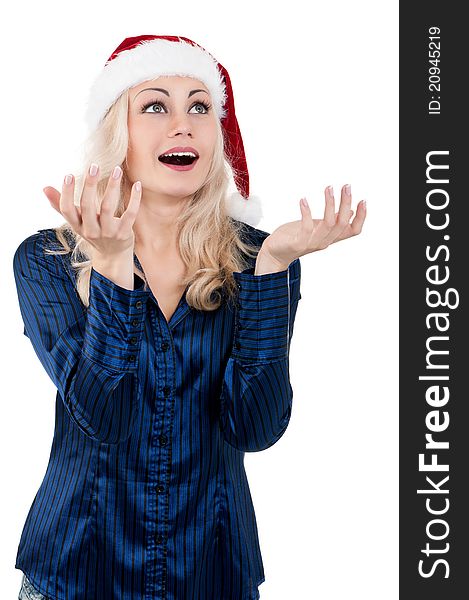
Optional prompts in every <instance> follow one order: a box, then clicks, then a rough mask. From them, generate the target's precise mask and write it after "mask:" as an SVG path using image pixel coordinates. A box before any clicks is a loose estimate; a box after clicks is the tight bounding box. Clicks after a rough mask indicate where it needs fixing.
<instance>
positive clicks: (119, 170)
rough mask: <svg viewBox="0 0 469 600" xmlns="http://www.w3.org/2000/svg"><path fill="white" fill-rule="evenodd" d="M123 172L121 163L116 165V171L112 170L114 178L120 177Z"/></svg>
mask: <svg viewBox="0 0 469 600" xmlns="http://www.w3.org/2000/svg"><path fill="white" fill-rule="evenodd" d="M121 173H122V169H121V168H120V167H119V165H117V166H115V167H114V171H113V172H112V178H113V179H119V177H120V176H121Z"/></svg>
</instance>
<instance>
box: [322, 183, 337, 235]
mask: <svg viewBox="0 0 469 600" xmlns="http://www.w3.org/2000/svg"><path fill="white" fill-rule="evenodd" d="M324 194H325V196H326V206H325V208H324V222H325V223H326V225H327V226H328V227H334V225H335V200H334V188H333V187H332V185H328V186H327V188H326V189H325V191H324Z"/></svg>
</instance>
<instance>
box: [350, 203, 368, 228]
mask: <svg viewBox="0 0 469 600" xmlns="http://www.w3.org/2000/svg"><path fill="white" fill-rule="evenodd" d="M365 218H366V201H365V200H361V201H360V202H359V203H358V207H357V214H356V215H355V218H354V219H353V221H352V223H351V224H350V228H351V230H352V233H353V235H358V234H359V233H361V230H362V228H363V223H364V222H365Z"/></svg>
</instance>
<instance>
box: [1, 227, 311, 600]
mask: <svg viewBox="0 0 469 600" xmlns="http://www.w3.org/2000/svg"><path fill="white" fill-rule="evenodd" d="M243 231H244V234H243V235H245V238H244V239H245V241H248V242H250V243H254V244H256V245H257V246H258V247H260V246H261V245H262V242H263V240H264V239H265V238H266V237H267V236H268V235H269V234H268V233H267V232H265V231H262V230H259V229H255V228H254V227H251V226H249V225H247V224H244V225H243ZM45 248H51V249H52V248H53V249H60V248H61V245H60V244H59V242H58V240H57V238H56V236H55V233H54V231H53V230H52V229H41V230H39V231H38V232H37V233H35V234H33V235H31V236H30V237H28V238H27V239H25V240H24V241H23V242H21V244H20V245H19V247H18V248H17V250H16V252H15V255H14V258H13V270H14V276H15V281H16V287H17V293H18V300H19V306H20V311H21V316H22V319H23V323H24V334H25V335H26V336H27V337H28V338H29V340H30V341H31V344H32V346H33V348H34V350H35V353H36V354H37V357H38V358H39V360H40V362H41V363H42V365H43V367H44V369H45V371H46V372H47V374H48V375H49V377H50V379H51V380H52V381H53V383H54V385H55V386H56V388H57V394H56V402H55V429H54V438H53V442H52V448H51V453H50V459H49V464H48V466H47V470H46V473H45V476H44V479H43V481H42V483H41V485H40V487H39V489H38V491H37V493H36V496H35V497H34V500H33V502H32V505H31V508H30V510H29V513H28V515H27V518H26V521H25V524H24V528H23V532H22V534H21V540H20V543H19V547H18V552H17V557H16V563H15V568H17V569H20V570H22V571H23V572H24V573H25V574H26V575H27V577H28V578H29V580H30V581H31V583H32V585H33V586H34V588H35V589H36V590H37V591H38V592H40V593H42V594H44V595H45V596H46V597H47V598H53V599H56V600H155V599H158V600H257V599H258V598H259V597H260V595H259V591H258V586H259V585H260V584H261V583H262V582H263V581H264V580H265V576H264V568H263V562H262V557H261V551H260V545H259V538H258V531H257V525H256V517H255V513H254V506H253V503H252V499H251V494H250V490H249V485H248V481H247V478H246V472H245V469H244V462H243V461H244V453H245V452H256V451H261V450H264V449H266V448H269V447H270V446H272V445H273V444H275V443H276V442H277V440H278V439H279V438H280V437H281V436H282V435H283V433H284V432H285V430H286V428H287V426H288V423H289V419H290V415H291V409H292V398H293V390H292V387H291V385H290V379H289V348H290V341H291V336H292V333H293V323H294V320H295V314H296V310H297V305H298V300H299V299H300V298H301V295H300V261H299V259H296V260H295V261H293V262H292V263H291V264H290V265H289V267H288V269H286V270H284V271H281V272H277V273H266V274H263V275H254V267H255V258H253V259H248V260H250V261H252V262H249V263H248V264H250V265H251V266H250V267H249V268H247V269H245V270H244V271H241V272H235V273H234V277H235V279H236V282H237V284H238V294H237V300H236V302H234V303H233V302H231V301H228V300H227V299H226V298H225V299H224V300H223V302H222V305H221V306H220V308H218V309H217V310H215V311H200V310H196V309H193V308H192V307H189V305H188V304H187V302H186V299H185V293H184V294H183V296H182V297H181V299H180V302H179V305H178V306H177V309H176V311H175V312H174V314H173V315H172V317H171V319H170V320H169V323H168V322H167V321H166V318H165V316H164V314H163V313H162V311H161V309H160V308H159V306H158V302H157V299H156V298H155V297H154V295H153V293H152V292H151V290H150V289H149V288H148V286H147V285H146V283H145V282H144V281H143V280H142V279H141V278H140V277H138V276H137V275H136V274H135V276H134V285H135V288H134V289H133V290H128V289H125V288H123V287H121V286H119V285H117V284H116V283H114V282H113V281H111V280H110V279H107V278H106V277H104V276H103V275H101V274H100V273H99V272H97V271H95V270H94V269H92V271H91V278H90V304H89V307H85V306H84V304H83V303H82V302H81V300H80V298H79V295H78V292H77V291H76V289H75V273H74V271H73V269H72V267H71V263H70V254H64V255H48V254H46V253H45V252H44V249H45ZM134 261H135V264H136V265H137V266H138V267H139V269H140V270H141V271H142V272H143V269H142V266H141V264H140V262H139V261H138V258H137V256H136V255H135V254H134ZM186 289H187V288H186Z"/></svg>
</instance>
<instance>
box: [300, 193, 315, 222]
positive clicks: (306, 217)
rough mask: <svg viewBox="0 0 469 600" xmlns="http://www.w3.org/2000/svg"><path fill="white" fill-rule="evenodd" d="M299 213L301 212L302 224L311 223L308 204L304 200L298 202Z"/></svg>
mask: <svg viewBox="0 0 469 600" xmlns="http://www.w3.org/2000/svg"><path fill="white" fill-rule="evenodd" d="M300 211H301V220H302V221H303V223H305V222H311V223H312V221H313V216H312V214H311V207H310V206H309V204H308V201H307V200H306V198H302V199H301V200H300Z"/></svg>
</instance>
